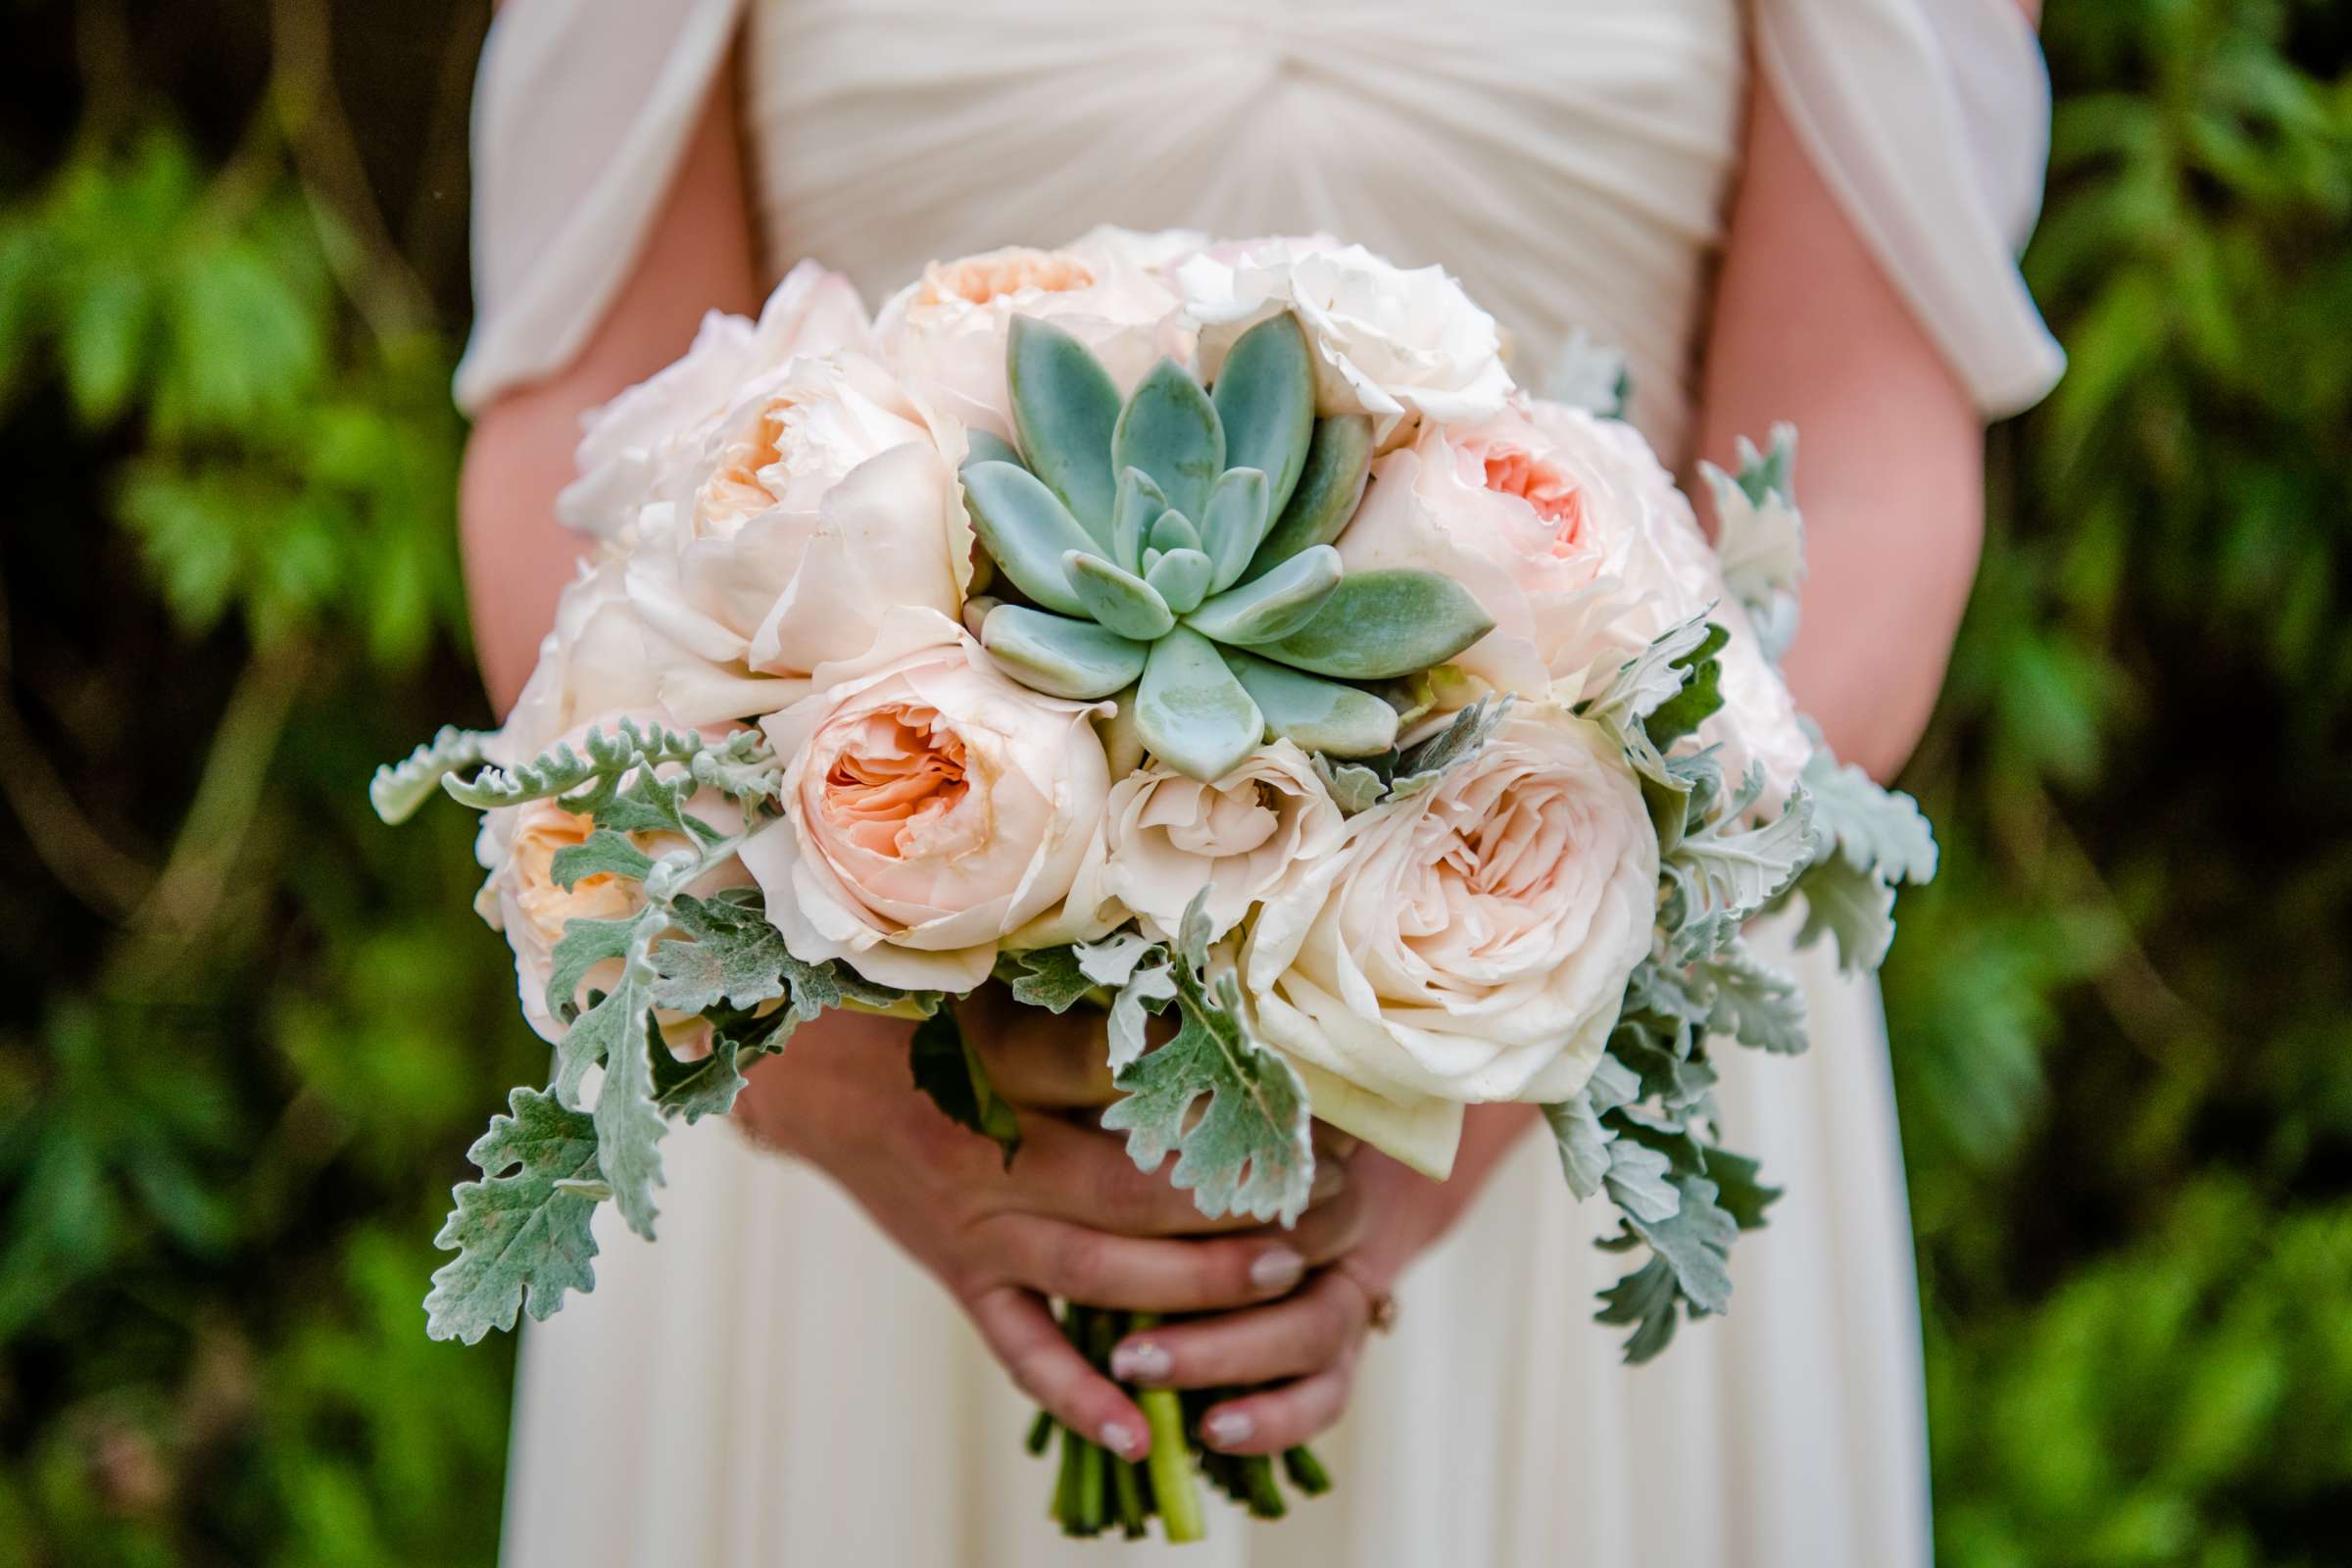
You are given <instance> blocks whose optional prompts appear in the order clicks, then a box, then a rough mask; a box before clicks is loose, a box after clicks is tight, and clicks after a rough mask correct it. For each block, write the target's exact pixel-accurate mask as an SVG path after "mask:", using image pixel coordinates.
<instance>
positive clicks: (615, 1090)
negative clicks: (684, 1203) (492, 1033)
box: [564, 960, 669, 1242]
mask: <svg viewBox="0 0 2352 1568" xmlns="http://www.w3.org/2000/svg"><path fill="white" fill-rule="evenodd" d="M607 1013H609V1014H611V1015H612V1016H613V1020H614V1022H613V1034H612V1037H610V1038H609V1039H608V1042H607V1046H606V1051H605V1081H604V1083H603V1084H602V1085H601V1086H599V1088H598V1089H597V1092H596V1111H595V1117H596V1148H597V1163H598V1164H599V1165H601V1166H602V1167H603V1168H604V1173H605V1180H606V1182H607V1183H608V1184H610V1185H611V1187H612V1189H613V1206H614V1207H615V1208H618V1209H619V1210H620V1217H621V1218H622V1219H624V1220H626V1221H628V1225H629V1229H631V1230H633V1231H635V1232H636V1233H637V1234H638V1235H640V1236H642V1237H644V1238H645V1239H646V1240H647V1241H649V1242H650V1241H652V1240H653V1239H654V1218H655V1216H656V1215H657V1214H658V1213H659V1212H660V1210H659V1209H658V1208H657V1207H656V1206H655V1204H654V1189H655V1188H657V1187H659V1186H661V1185H662V1150H661V1144H662V1134H663V1133H665V1132H667V1131H668V1130H669V1127H668V1123H666V1122H664V1121H663V1120H662V1112H661V1110H660V1108H659V1107H658V1106H656V1104H655V1103H654V1063H653V1055H652V1053H653V1052H656V1051H661V1052H666V1051H667V1050H668V1049H669V1048H668V1047H666V1046H664V1045H663V1044H662V1038H661V1036H660V1035H659V1034H658V1033H656V1032H655V1030H654V1019H653V998H652V996H651V995H650V993H649V991H648V987H647V984H646V979H645V977H644V976H643V975H642V974H641V972H640V971H639V969H638V968H637V966H636V964H635V961H634V960H632V962H631V965H630V967H629V968H628V969H627V970H626V971H625V972H624V973H623V974H622V976H621V980H620V984H619V985H618V986H616V987H614V988H613V994H612V995H611V996H609V997H607V998H606V999H605V1000H604V1002H603V1003H601V1004H599V1005H598V1006H597V1007H595V1008H594V1009H592V1010H591V1011H590V1012H589V1013H588V1014H587V1015H586V1016H585V1017H583V1018H581V1020H580V1021H579V1022H578V1023H576V1024H574V1025H572V1027H571V1029H570V1031H569V1032H568V1033H566V1035H565V1036H564V1043H565V1044H566V1045H568V1044H569V1043H570V1041H571V1037H572V1036H573V1035H577V1034H578V1033H579V1032H580V1031H581V1030H582V1029H585V1028H587V1027H588V1025H589V1024H590V1023H591V1022H592V1021H594V1020H595V1019H596V1018H597V1017H598V1016H599V1014H607Z"/></svg>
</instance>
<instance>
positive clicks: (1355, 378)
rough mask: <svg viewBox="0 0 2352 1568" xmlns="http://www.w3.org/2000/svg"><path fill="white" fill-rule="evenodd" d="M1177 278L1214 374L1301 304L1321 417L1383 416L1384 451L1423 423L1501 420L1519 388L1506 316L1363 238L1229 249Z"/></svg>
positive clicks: (1204, 364)
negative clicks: (1274, 319) (1506, 361)
mask: <svg viewBox="0 0 2352 1568" xmlns="http://www.w3.org/2000/svg"><path fill="white" fill-rule="evenodd" d="M1175 275H1176V281H1177V287H1178V288H1179V290H1181V292H1182V293H1183V295H1184V306H1185V310H1186V312H1187V313H1188V314H1189V315H1190V316H1191V317H1192V318H1193V319H1195V320H1197V321H1199V322H1200V323H1201V370H1202V372H1203V373H1204V374H1209V375H1213V374H1214V373H1215V371H1216V368H1217V366H1218V365H1220V364H1222V363H1223V361H1224V357H1225V352H1226V350H1227V349H1229V348H1230V347H1231V346H1232V345H1233V342H1234V340H1235V339H1236V338H1238V337H1240V336H1241V334H1242V333H1243V332H1244V331H1245V330H1247V329H1248V328H1249V327H1250V326H1253V325H1255V324H1256V323H1257V322H1258V321H1261V320H1263V319H1266V318H1267V317H1269V316H1272V315H1273V314H1274V313H1276V312H1277V311H1283V310H1292V311H1296V312H1297V313H1298V315H1299V321H1300V323H1301V324H1302V325H1303V326H1304V327H1305V328H1306V336H1307V341H1308V342H1309V343H1310V344H1312V345H1313V347H1314V351H1315V380H1316V399H1315V401H1316V410H1317V412H1318V413H1321V414H1368V415H1370V416H1372V417H1373V420H1374V426H1375V431H1376V433H1377V434H1378V436H1379V438H1380V440H1381V443H1382V445H1384V446H1385V445H1388V444H1389V443H1390V442H1391V441H1393V440H1400V439H1403V438H1404V436H1405V435H1406V434H1407V433H1408V431H1409V421H1411V420H1412V419H1415V418H1421V419H1433V420H1450V421H1453V422H1457V423H1459V422H1465V421H1469V420H1475V419H1483V418H1486V417H1490V416H1492V415H1494V414H1495V413H1496V412H1497V411H1499V410H1500V409H1501V408H1502V405H1503V399H1504V398H1505V397H1506V396H1508V395H1509V393H1510V390H1511V377H1510V372H1509V371H1508V370H1507V369H1505V368H1503V363H1502V336H1501V333H1500V332H1499V331H1498V330H1497V329H1496V328H1495V318H1493V317H1492V316H1489V315H1488V314H1487V313H1486V312H1485V311H1482V310H1480V309H1479V308H1478V306H1477V305H1475V304H1474V303H1472V301H1471V299H1470V296H1469V294H1468V293H1466V292H1465V291H1464V290H1463V288H1462V285H1461V284H1460V283H1458V282H1456V281H1454V279H1453V278H1452V277H1451V276H1450V275H1448V274H1447V273H1446V270H1445V269H1443V268H1439V267H1424V268H1419V269H1417V270H1410V271H1408V270H1405V269H1403V268H1400V267H1397V265H1395V264H1394V263H1392V262H1389V261H1386V260H1384V259H1383V258H1381V257H1379V256H1376V255H1374V254H1373V253H1372V252H1370V251H1368V250H1366V249H1364V248H1363V247H1362V246H1361V245H1348V246H1340V245H1336V244H1335V243H1334V242H1332V241H1331V240H1329V239H1327V238H1322V237H1313V238H1305V239H1266V240H1254V241H1251V242H1250V243H1248V244H1246V245H1242V246H1238V247H1221V248H1219V249H1217V250H1214V251H1209V252H1204V253H1202V254H1201V255H1199V256H1195V257H1193V258H1191V259H1190V260H1188V261H1185V262H1183V263H1182V264H1180V265H1179V266H1178V267H1177V268H1176V269H1175Z"/></svg>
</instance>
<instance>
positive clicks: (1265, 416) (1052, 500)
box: [963, 313, 1494, 779]
mask: <svg viewBox="0 0 2352 1568" xmlns="http://www.w3.org/2000/svg"><path fill="white" fill-rule="evenodd" d="M1005 360H1006V364H1005V371H1006V379H1007V381H1008V383H1009V385H1010V388H1011V393H1012V416H1013V426H1014V433H1015V435H1016V436H1017V437H1018V438H1019V441H1020V446H1019V449H1018V451H1016V450H1015V449H1014V448H1013V447H1011V446H1010V445H1008V444H1006V443H1005V442H1004V441H1001V440H998V439H996V438H994V437H991V436H987V435H983V434H977V433H976V434H974V435H973V437H972V452H971V456H970V458H969V459H967V460H966V462H965V464H964V467H963V486H964V496H965V500H966V502H967V504H968V506H969V509H970V512H971V516H972V526H973V528H974V530H975V531H976V532H977V533H978V534H979V536H980V542H981V544H982V545H984V546H985V547H987V550H988V553H989V555H990V557H991V558H992V559H993V560H994V561H995V563H996V565H997V570H998V573H999V575H1000V576H1001V578H1002V579H1003V580H1004V581H1005V582H1006V583H1009V584H1010V586H1011V587H1012V588H1013V589H1017V590H1018V591H1019V593H1020V595H1021V596H1022V598H1023V599H1024V600H1025V601H1026V602H1025V603H1015V602H1012V601H1011V600H1010V599H1005V600H983V601H980V602H979V605H980V610H981V616H980V617H979V618H980V626H979V635H980V641H981V643H982V645H983V646H984V647H986V648H987V649H988V651H989V653H990V654H991V655H992V656H993V657H994V658H995V660H996V662H997V663H998V664H999V666H1000V667H1002V668H1003V669H1004V670H1005V672H1006V673H1007V674H1009V675H1011V676H1012V677H1013V678H1014V679H1015V680H1018V681H1020V682H1021V683H1022V684H1023V685H1025V686H1028V687H1031V688H1033V689H1035V690H1037V691H1041V692H1045V693H1048V694H1049V695H1052V696H1054V697H1068V698H1079V699H1088V700H1092V699H1097V698H1103V697H1111V696H1114V695H1116V696H1119V698H1120V702H1121V706H1122V707H1125V708H1128V709H1129V710H1130V711H1131V714H1132V717H1133V719H1134V723H1135V728H1136V731H1137V733H1138V734H1139V735H1140V736H1141V738H1142V740H1143V743H1144V745H1145V746H1146V747H1148V748H1149V749H1150V750H1151V752H1152V755H1153V756H1155V757H1157V758H1158V759H1159V760H1161V761H1163V762H1165V763H1167V764H1168V765H1169V766H1171V767H1174V768H1176V769H1178V770H1180V771H1182V772H1185V773H1188V774H1190V775H1192V776H1193V777H1195V778H1199V779H1213V778H1216V777H1218V776H1220V775H1221V774H1223V773H1225V772H1226V771H1227V770H1228V769H1230V768H1231V767H1233V766H1234V765H1235V764H1236V763H1237V762H1239V761H1241V760H1242V759H1243V758H1245V757H1247V756H1248V755H1249V754H1250V752H1251V751H1252V750H1253V749H1254V748H1256V747H1257V746H1258V745H1259V744H1260V743H1261V742H1262V741H1263V740H1264V739H1265V738H1266V737H1267V736H1269V735H1274V736H1287V737H1288V738H1289V739H1291V740H1293V741H1296V742H1298V743H1299V745H1300V746H1302V747H1305V748H1307V749H1309V750H1311V751H1318V752H1325V753H1329V754H1331V755H1333V756H1338V757H1367V756H1371V755H1373V754H1375V753H1379V752H1385V751H1387V750H1388V749H1389V748H1390V747H1391V746H1392V745H1394V744H1395V743H1396V739H1397V710H1396V709H1394V708H1393V707H1391V706H1390V705H1389V704H1388V703H1387V702H1384V701H1383V700H1382V699H1381V698H1380V697H1378V696H1376V695H1375V694H1373V693H1372V692H1369V691H1367V690H1365V689H1364V688H1363V687H1362V686H1361V685H1358V684H1355V683H1356V682H1371V681H1385V680H1393V679H1396V678H1397V677H1400V676H1405V675H1410V674H1413V673H1415V672H1416V671H1419V670H1424V669H1427V668H1429V667H1430V666H1432V665H1435V664H1441V663H1444V662H1446V660H1449V659H1451V658H1453V656H1454V655H1456V654H1458V653H1460V652H1461V651H1462V650H1463V649H1465V648H1467V647H1469V646H1470V645H1471V644H1472V643H1474V642H1476V641H1478V639H1479V638H1481V637H1483V636H1485V635H1486V634H1487V632H1488V631H1489V630H1491V629H1492V628H1493V625H1494V622H1493V621H1492V620H1491V619H1490V618H1489V617H1488V616H1487V613H1485V612H1484V611H1483V610H1481V609H1480V608H1479V605H1478V601H1477V600H1475V599H1473V598H1472V597H1471V596H1470V594H1469V593H1468V592H1467V591H1466V590H1464V589H1463V587H1462V586H1461V585H1460V584H1459V583H1457V582H1455V581H1453V580H1452V579H1451V578H1449V577H1446V576H1444V575H1442V574H1440V573H1438V572H1432V571H1411V570H1383V571H1357V572H1349V571H1348V570H1347V569H1346V568H1345V567H1344V566H1343V565H1342V564H1341V561H1340V553H1339V552H1338V551H1337V550H1335V549H1333V548H1332V541H1333V540H1335V539H1337V538H1338V537H1339V535H1340V533H1341V531H1342V530H1344V529H1345V528H1346V527H1347V526H1348V519H1349V518H1350V517H1352V516H1353V515H1354V514H1355V506H1356V502H1357V501H1358V500H1359V499H1360V498H1361V497H1362V495H1363V490H1364V481H1365V477H1366V475H1367V474H1368V473H1369V472H1370V469H1371V465H1372V426H1371V421H1370V420H1369V419H1367V418H1365V417H1363V416H1361V415H1334V416H1330V417H1325V418H1321V419H1318V418H1316V417H1315V379H1314V368H1313V366H1312V365H1311V364H1310V363H1309V361H1308V358H1307V346H1306V335H1305V333H1304V332H1302V331H1301V330H1300V329H1299V321H1298V319H1297V318H1296V317H1294V316H1291V315H1289V314H1288V313H1285V314H1283V315H1281V316H1276V317H1273V318H1271V319H1268V320H1266V321H1263V322H1261V323H1259V324H1258V325H1256V326H1254V327H1251V328H1250V330H1249V331H1248V332H1245V333H1244V334H1242V337H1241V339H1240V340H1239V341H1238V342H1236V343H1235V344H1234V346H1233V351H1232V353H1231V354H1229V355H1228V356H1227V357H1226V360H1225V365H1224V368H1223V369H1222V370H1221V371H1220V372H1219V374H1218V376H1217V378H1216V383H1215V386H1214V388H1213V389H1212V390H1203V389H1202V388H1201V384H1200V382H1198V381H1196V380H1195V379H1194V378H1193V377H1192V375H1191V374H1190V373H1188V372H1187V371H1186V370H1185V369H1184V368H1183V367H1181V366H1179V365H1178V364H1176V362H1175V361H1173V360H1161V361H1160V362H1159V364H1158V365H1156V366H1155V367H1153V368H1152V371H1151V373H1149V374H1148V375H1146V376H1145V377H1144V378H1143V380H1142V381H1141V382H1139V383H1138V384H1137V386H1136V388H1135V391H1134V392H1133V393H1132V394H1131V395H1129V396H1128V397H1127V398H1125V399H1124V400H1122V399H1121V398H1120V396H1119V392H1118V387H1117V385H1116V384H1115V383H1114V382H1113V381H1112V380H1111V378H1110V374H1109V372H1108V371H1106V370H1104V369H1103V366H1102V364H1101V362H1099V361H1098V360H1096V358H1095V357H1094V355H1093V354H1092V353H1090V352H1089V351H1088V350H1087V348H1086V346H1085V345H1084V344H1083V343H1080V342H1079V341H1078V340H1077V339H1076V338H1074V337H1072V336H1070V335H1069V334H1068V333H1067V332H1064V331H1062V330H1060V329H1059V328H1058V327H1055V326H1053V325H1051V324H1049V323H1047V322H1044V321H1038V320H1031V319H1015V320H1014V321H1013V323H1012V332H1011V339H1010V343H1009V346H1008V348H1007V350H1006V355H1005Z"/></svg>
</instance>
